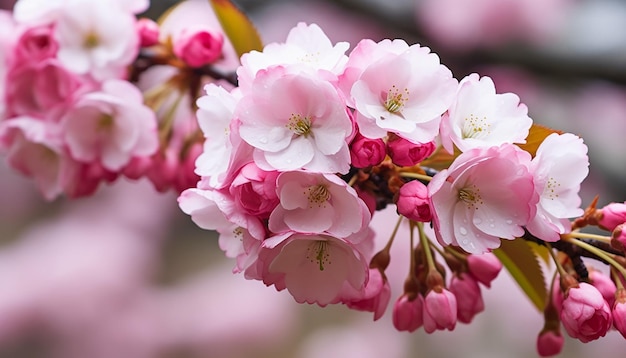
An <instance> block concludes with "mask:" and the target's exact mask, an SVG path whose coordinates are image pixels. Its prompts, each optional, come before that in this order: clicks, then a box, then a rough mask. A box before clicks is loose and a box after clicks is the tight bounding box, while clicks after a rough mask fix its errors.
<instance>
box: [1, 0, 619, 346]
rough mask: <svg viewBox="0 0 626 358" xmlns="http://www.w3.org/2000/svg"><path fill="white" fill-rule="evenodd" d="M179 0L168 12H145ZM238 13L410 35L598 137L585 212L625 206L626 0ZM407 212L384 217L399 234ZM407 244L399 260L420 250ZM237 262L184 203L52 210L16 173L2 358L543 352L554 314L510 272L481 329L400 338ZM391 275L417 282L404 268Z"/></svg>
mask: <svg viewBox="0 0 626 358" xmlns="http://www.w3.org/2000/svg"><path fill="white" fill-rule="evenodd" d="M199 1H203V0H199ZM12 3H13V1H4V0H0V5H1V7H2V8H5V9H10V8H11V6H12ZM174 3H175V1H165V0H163V1H158V0H153V1H152V6H151V9H150V10H149V12H148V13H146V14H145V15H146V16H150V17H156V16H158V15H159V14H160V13H162V12H163V11H164V10H165V9H166V8H167V7H169V6H171V5H172V4H174ZM236 3H237V4H239V5H240V6H241V7H242V8H243V9H244V10H245V11H246V12H247V13H249V15H250V17H251V18H252V20H253V22H254V23H255V24H256V25H257V27H258V30H259V32H260V33H261V35H262V37H263V39H264V41H265V43H269V42H272V41H283V40H284V39H285V38H286V35H287V32H288V30H289V29H290V28H291V27H293V26H294V25H295V24H296V23H297V22H299V21H304V22H308V23H312V22H316V23H318V24H319V25H320V26H321V27H322V28H323V29H324V30H325V32H326V33H327V34H328V35H329V37H330V38H331V40H332V41H333V42H337V41H348V42H350V43H351V44H352V45H355V44H356V43H357V42H358V41H359V40H360V39H362V38H371V39H373V40H376V41H378V40H381V39H383V38H402V39H405V40H406V41H407V42H409V43H420V44H421V45H423V46H428V47H430V48H431V49H432V50H433V51H434V52H436V53H438V54H439V55H440V57H441V60H442V63H444V64H445V65H447V66H448V67H450V69H451V70H452V72H453V73H454V74H455V77H457V78H462V77H463V76H465V75H466V74H469V73H471V72H478V73H480V74H483V75H489V76H491V77H492V78H494V81H495V83H496V88H497V89H498V91H499V92H508V91H511V92H515V93H517V94H518V95H519V96H520V97H521V99H522V101H523V102H524V103H526V104H527V105H528V107H529V110H530V115H531V117H532V118H533V119H534V120H535V121H536V122H537V123H541V124H545V125H548V126H551V127H555V128H559V129H562V130H564V131H569V132H573V133H575V134H578V135H580V136H582V137H583V138H584V139H585V141H586V143H587V145H588V146H589V156H590V160H591V163H592V164H591V173H590V175H589V178H588V179H587V181H586V182H585V183H584V185H583V188H582V193H581V196H582V197H583V203H585V204H586V203H588V202H589V201H590V200H591V199H592V198H593V197H594V196H595V195H596V194H600V203H601V204H605V203H608V202H610V201H619V202H623V201H624V200H626V186H625V185H624V184H625V183H626V157H625V153H626V140H625V138H626V89H625V88H624V86H625V85H626V2H625V1H621V0H472V1H469V0H338V1H321V0H315V1H313V0H311V1H305V0H297V1H278V0H276V1H261V0H245V1H244V0H240V1H236ZM391 215H394V214H393V212H390V213H389V212H387V213H381V214H380V215H378V216H377V217H376V218H375V223H374V227H375V228H376V231H377V232H378V233H379V234H380V235H381V236H383V237H384V236H386V235H388V233H389V232H390V230H391V228H389V227H386V225H388V223H389V222H390V221H391V222H393V221H395V220H393V219H390V217H389V216H391ZM395 246H396V247H397V248H396V251H395V252H394V254H393V255H394V257H397V256H398V255H402V254H404V252H403V248H402V247H398V246H400V245H395ZM232 265H233V264H232V262H229V261H228V260H227V259H225V258H224V257H223V254H222V253H221V251H220V250H219V248H218V246H217V241H216V237H215V235H214V234H213V233H210V232H206V231H203V230H201V229H199V228H197V227H196V226H195V225H193V224H192V223H191V220H190V219H189V217H187V216H186V215H184V214H183V213H182V212H180V210H179V209H178V206H177V204H176V195H175V194H173V193H169V194H157V193H156V192H155V191H154V190H153V188H152V187H151V184H149V183H148V182H143V181H140V182H125V181H119V182H117V183H116V184H115V185H112V186H109V187H103V188H101V190H99V191H98V193H97V194H96V195H95V196H93V197H91V198H87V199H80V200H74V201H70V200H66V199H59V200H56V201H54V202H46V201H44V200H43V199H42V197H41V196H40V195H39V193H38V192H37V191H36V189H35V187H34V185H33V183H32V182H30V181H29V180H28V179H26V178H23V177H21V176H19V175H17V174H16V173H15V172H13V171H12V170H11V169H9V168H7V166H6V164H5V163H4V162H3V161H0V358H29V357H37V358H39V357H42V358H43V357H45V358H48V357H53V358H117V357H121V358H125V357H129V358H142V357H146V358H238V357H276V358H280V357H298V358H299V357H302V358H314V357H315V358H317V357H320V358H321V357H324V358H334V357H355V358H361V357H365V358H367V357H388V358H395V357H398V358H401V357H459V356H464V357H468V358H471V357H481V358H489V357H533V356H536V353H535V339H536V335H537V333H538V332H539V330H540V329H541V327H542V325H543V322H542V315H541V314H540V313H539V312H537V311H536V310H535V309H534V308H533V307H532V305H531V304H530V302H529V301H528V300H527V299H526V298H525V297H524V296H523V295H522V294H521V292H520V291H519V289H518V288H517V287H516V286H515V284H514V283H513V282H511V279H510V277H509V276H508V274H507V273H506V272H503V273H502V274H501V275H500V277H499V278H498V279H497V280H496V282H495V283H494V284H493V286H492V288H491V289H490V290H483V293H484V297H485V303H486V311H485V312H484V313H482V314H480V315H479V316H477V318H476V319H475V320H474V322H473V323H472V324H471V325H462V324H459V325H458V326H457V329H456V330H455V331H453V332H436V333H434V334H432V335H427V334H425V333H424V332H423V331H421V330H420V331H418V332H415V333H411V334H409V333H405V332H402V333H401V332H396V331H395V329H394V328H393V326H392V323H391V319H390V314H389V313H390V312H388V314H387V315H386V316H385V317H384V318H383V319H381V320H380V321H378V322H373V321H372V316H371V315H370V314H368V313H361V312H352V311H349V310H348V309H347V308H345V307H343V306H333V307H326V308H323V309H322V308H319V307H317V306H309V305H298V304H296V303H295V302H294V301H293V300H292V299H291V297H290V296H289V295H288V294H287V293H286V292H280V293H277V292H276V291H275V290H274V289H273V288H266V287H264V285H263V284H261V283H259V282H252V281H246V280H245V279H244V278H243V277H240V276H234V275H233V274H231V269H232ZM390 270H391V271H392V272H391V274H390V275H391V276H392V278H393V279H395V280H397V282H401V280H402V277H403V273H404V272H405V271H404V270H405V268H403V267H393V266H392V267H391V268H390ZM395 287H396V289H395V290H394V291H393V297H394V298H395V297H397V296H398V295H399V294H400V292H397V290H398V287H400V284H399V283H398V284H396V286H395ZM394 298H392V300H393V299H394ZM624 352H626V340H624V339H623V338H622V337H621V336H620V335H619V334H618V333H616V332H614V331H613V332H609V333H608V334H607V337H606V338H604V339H601V340H599V341H596V342H592V343H590V344H581V343H579V342H577V341H574V340H571V339H569V338H568V339H567V341H566V345H565V348H564V351H563V353H562V356H563V357H590V356H592V355H593V356H603V357H623V355H624Z"/></svg>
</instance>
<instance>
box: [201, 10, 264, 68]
mask: <svg viewBox="0 0 626 358" xmlns="http://www.w3.org/2000/svg"><path fill="white" fill-rule="evenodd" d="M209 2H210V3H211V6H212V7H213V10H214V11H215V15H216V16H217V19H218V20H219V22H220V24H221V25H222V29H223V30H224V33H225V34H226V36H227V37H228V39H229V40H230V42H231V43H232V44H233V47H234V48H235V51H236V52H237V56H239V57H241V55H243V54H244V53H247V52H250V51H252V50H257V51H262V50H263V42H262V41H261V37H260V36H259V33H258V32H257V30H256V28H255V27H254V25H253V24H252V22H251V21H250V19H248V17H247V16H246V15H245V14H244V13H243V12H242V11H241V10H240V9H239V8H238V7H237V6H236V5H235V4H233V2H232V1H230V0H209Z"/></svg>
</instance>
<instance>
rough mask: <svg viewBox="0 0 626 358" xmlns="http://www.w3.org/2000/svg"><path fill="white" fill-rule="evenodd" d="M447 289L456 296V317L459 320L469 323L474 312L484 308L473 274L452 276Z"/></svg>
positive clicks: (474, 314) (476, 312)
mask: <svg viewBox="0 0 626 358" xmlns="http://www.w3.org/2000/svg"><path fill="white" fill-rule="evenodd" d="M448 289H449V290H450V292H452V293H453V294H454V296H455V297H456V305H457V318H458V320H459V321H460V322H463V323H471V322H472V320H473V319H474V316H476V314H478V313H480V312H482V311H484V310H485V303H484V302H483V296H482V294H481V292H480V287H479V286H478V282H477V281H476V279H474V277H473V276H471V275H465V274H461V275H458V276H457V275H455V276H453V277H452V280H450V285H449V287H448Z"/></svg>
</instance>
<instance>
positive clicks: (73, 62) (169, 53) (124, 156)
mask: <svg viewBox="0 0 626 358" xmlns="http://www.w3.org/2000/svg"><path fill="white" fill-rule="evenodd" d="M196 4H197V3H196ZM148 5H149V2H148V1H147V0H133V1H126V0H115V1H105V0H97V1H88V0H72V1H43V0H20V1H18V2H17V3H16V5H15V9H14V11H13V13H12V14H9V13H7V12H3V13H1V14H0V15H2V16H1V17H2V25H1V26H2V31H0V34H1V35H0V37H1V38H0V43H1V44H2V52H0V61H1V62H3V66H0V95H1V96H3V101H2V105H1V106H0V150H2V152H4V153H6V155H7V160H8V162H9V164H10V165H11V166H12V167H14V168H15V169H16V170H18V171H19V172H21V173H23V174H25V175H27V176H30V177H32V178H33V179H34V180H35V181H36V183H37V185H38V187H39V189H40V190H41V192H42V193H43V195H44V196H45V197H46V198H48V199H53V198H55V197H57V196H59V195H60V194H65V195H67V196H70V197H79V196H86V195H90V194H92V193H93V192H94V191H95V190H96V189H97V188H98V185H99V183H100V182H102V181H105V182H112V181H114V180H116V179H117V178H118V177H119V176H120V175H122V176H126V177H128V178H131V179H137V178H139V177H142V176H147V177H148V178H149V179H150V180H152V181H153V182H154V184H155V186H156V187H157V189H159V190H165V189H167V188H169V187H172V186H173V187H175V188H177V189H178V190H179V191H182V190H183V189H184V188H187V187H190V186H192V185H193V183H195V181H197V176H195V174H194V173H193V161H194V160H195V158H196V157H197V155H198V153H199V151H200V148H201V138H199V137H198V136H197V135H196V133H195V132H196V131H197V128H198V127H197V124H196V123H195V117H194V115H193V111H194V109H195V108H194V107H193V106H192V105H184V104H181V103H182V102H185V100H186V102H188V103H191V102H193V101H192V100H191V98H190V96H189V94H193V93H194V92H193V91H190V92H187V87H189V84H190V82H197V81H202V80H206V79H203V78H206V77H201V76H199V75H198V74H193V75H187V76H185V75H184V71H185V69H190V68H198V67H201V66H204V65H206V64H209V63H210V64H216V65H219V64H222V63H224V62H225V60H226V59H225V57H226V56H225V55H224V52H223V51H222V49H223V48H226V47H225V45H224V38H223V35H222V32H221V28H220V27H219V25H218V24H217V21H213V24H209V25H206V24H203V25H204V26H199V24H196V23H194V22H193V21H192V22H188V23H184V22H182V21H181V20H180V19H178V20H177V19H171V20H170V21H166V22H164V23H162V24H161V26H159V25H157V24H156V23H155V22H154V21H151V20H148V19H139V20H138V19H137V18H136V14H138V13H141V12H143V11H145V10H146V9H147V8H148ZM204 5H206V6H207V7H208V4H204ZM194 6H197V5H188V6H185V7H186V8H192V7H194ZM189 10H191V11H194V9H183V7H181V9H179V10H178V11H177V12H179V13H180V12H187V13H188V12H189ZM204 10H207V9H204ZM205 22H206V21H205ZM211 25H212V26H211ZM231 57H232V56H231ZM156 65H159V66H156ZM176 66H177V67H178V68H179V69H180V72H182V73H183V75H181V74H180V73H177V72H179V71H178V70H174V69H175V68H176ZM172 73H174V74H172ZM200 75H202V73H200ZM161 81H163V82H165V83H166V84H167V86H165V87H163V86H161V87H160V85H161Z"/></svg>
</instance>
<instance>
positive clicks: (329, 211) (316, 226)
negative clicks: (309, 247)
mask: <svg viewBox="0 0 626 358" xmlns="http://www.w3.org/2000/svg"><path fill="white" fill-rule="evenodd" d="M276 185H277V186H276V192H277V193H278V198H279V199H280V205H278V206H277V207H276V209H274V211H273V212H272V214H271V215H270V219H269V229H270V230H271V231H272V232H274V233H281V232H286V231H296V232H301V233H311V234H321V233H328V234H330V235H332V236H336V237H342V238H345V237H348V236H350V235H352V234H354V233H357V232H359V231H362V230H364V229H365V228H366V227H367V225H368V224H369V221H370V212H369V210H368V209H367V207H366V205H365V203H364V202H363V201H362V200H361V199H360V198H359V197H358V195H357V194H356V191H354V189H353V188H352V187H350V186H348V185H347V183H346V182H345V181H343V180H341V179H340V178H339V177H337V176H336V175H332V174H319V173H308V172H285V173H282V174H280V175H279V176H278V180H277V184H276Z"/></svg>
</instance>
